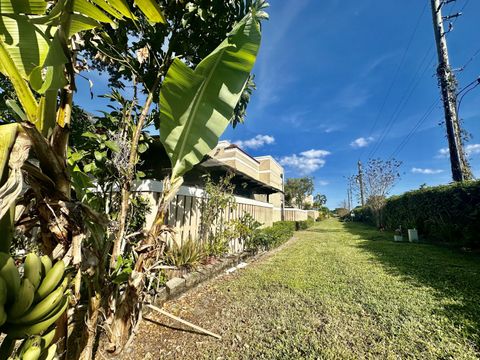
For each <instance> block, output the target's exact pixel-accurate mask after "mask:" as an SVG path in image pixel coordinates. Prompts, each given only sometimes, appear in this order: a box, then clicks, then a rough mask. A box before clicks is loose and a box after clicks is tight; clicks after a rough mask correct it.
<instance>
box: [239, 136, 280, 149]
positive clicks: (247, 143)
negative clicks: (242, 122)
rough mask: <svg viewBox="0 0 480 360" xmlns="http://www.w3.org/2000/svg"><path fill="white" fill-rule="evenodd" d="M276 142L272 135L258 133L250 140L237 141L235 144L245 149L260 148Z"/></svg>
mask: <svg viewBox="0 0 480 360" xmlns="http://www.w3.org/2000/svg"><path fill="white" fill-rule="evenodd" d="M274 142H275V138H274V137H273V136H270V135H257V136H255V137H254V138H251V139H249V140H243V141H242V140H239V141H235V142H234V144H236V145H238V146H240V147H241V148H243V149H259V148H261V147H262V146H265V145H270V144H273V143H274Z"/></svg>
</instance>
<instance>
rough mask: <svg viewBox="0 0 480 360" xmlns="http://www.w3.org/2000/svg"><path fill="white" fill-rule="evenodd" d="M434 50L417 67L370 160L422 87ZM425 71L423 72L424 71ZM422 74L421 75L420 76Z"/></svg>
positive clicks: (431, 63)
mask: <svg viewBox="0 0 480 360" xmlns="http://www.w3.org/2000/svg"><path fill="white" fill-rule="evenodd" d="M432 50H433V47H431V48H430V49H429V50H428V51H427V52H426V53H425V56H424V57H423V60H422V62H421V64H420V66H418V67H417V71H416V72H415V74H414V76H413V77H412V80H411V81H410V84H409V85H408V86H407V88H406V90H405V92H404V94H403V95H402V97H401V99H400V102H399V103H398V104H397V106H396V108H395V110H394V111H393V113H392V115H391V117H390V120H389V121H388V122H387V125H386V127H385V128H384V130H383V132H382V134H381V136H380V139H379V141H377V143H376V144H375V146H374V147H373V148H372V149H371V150H370V153H369V155H368V157H369V158H371V157H373V156H374V155H375V154H376V153H377V151H378V150H380V148H381V146H382V144H383V142H384V141H385V139H386V138H387V136H388V134H389V133H390V131H391V130H392V128H393V126H394V124H395V121H396V120H397V119H398V117H399V116H400V114H401V113H402V112H403V110H404V108H405V106H406V105H407V104H408V102H409V101H410V98H411V97H412V95H413V94H414V92H415V90H416V89H417V87H418V86H419V85H420V82H421V79H422V78H423V76H424V75H425V73H426V72H427V71H428V69H429V68H430V67H431V66H432V65H433V62H434V58H432V59H431V60H430V62H429V63H428V64H427V65H426V66H425V67H424V64H425V62H426V60H427V59H428V55H429V54H430V53H431V51H432ZM422 69H423V71H422ZM420 73H421V74H420Z"/></svg>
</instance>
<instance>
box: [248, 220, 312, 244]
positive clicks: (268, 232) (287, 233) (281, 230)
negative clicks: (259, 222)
mask: <svg viewBox="0 0 480 360" xmlns="http://www.w3.org/2000/svg"><path fill="white" fill-rule="evenodd" d="M314 223H315V222H314V220H313V219H308V220H306V221H278V222H275V223H274V224H273V226H271V227H267V228H263V229H259V230H258V231H257V232H256V234H255V235H254V236H253V238H252V239H251V242H250V244H249V248H250V250H270V249H273V248H275V247H277V246H280V245H281V244H283V243H284V242H286V241H287V240H288V239H290V238H291V237H292V236H293V233H294V232H295V231H296V230H305V229H307V228H309V227H310V226H312V225H313V224H314Z"/></svg>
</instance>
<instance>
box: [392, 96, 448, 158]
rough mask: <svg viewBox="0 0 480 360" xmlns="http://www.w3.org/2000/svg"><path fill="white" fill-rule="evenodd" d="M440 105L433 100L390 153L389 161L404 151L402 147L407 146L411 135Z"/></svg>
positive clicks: (437, 101) (438, 101)
mask: <svg viewBox="0 0 480 360" xmlns="http://www.w3.org/2000/svg"><path fill="white" fill-rule="evenodd" d="M439 103H440V100H435V102H433V103H432V104H431V105H430V106H429V107H428V109H427V111H426V112H425V113H424V114H423V115H422V117H420V119H419V120H418V121H417V123H416V124H415V126H414V127H413V128H412V129H411V130H410V132H409V133H408V134H407V135H406V136H405V137H404V139H403V141H402V142H401V143H400V144H399V145H398V146H397V147H396V149H395V150H394V151H393V152H392V154H391V155H390V157H389V159H390V160H391V159H393V158H395V157H396V156H397V155H398V154H400V152H401V151H402V150H403V149H404V147H405V146H406V145H407V144H408V142H409V141H410V139H411V138H412V137H413V135H414V134H415V133H416V132H417V131H418V129H420V126H422V124H423V123H424V122H425V121H426V120H427V119H428V118H429V117H430V115H431V114H432V113H433V111H434V110H435V107H436V106H437V104H439Z"/></svg>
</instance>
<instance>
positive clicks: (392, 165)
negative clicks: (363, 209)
mask: <svg viewBox="0 0 480 360" xmlns="http://www.w3.org/2000/svg"><path fill="white" fill-rule="evenodd" d="M401 165H402V163H401V162H400V161H397V160H395V159H390V160H382V159H370V160H369V161H368V163H367V165H366V167H365V171H364V190H365V195H366V198H367V206H368V207H370V208H371V209H372V210H373V212H374V214H375V217H376V221H377V226H380V225H381V210H382V207H383V206H384V204H385V200H386V199H387V196H388V194H389V193H390V191H391V190H392V188H393V186H394V185H395V183H396V182H397V180H398V179H400V172H399V169H400V166H401Z"/></svg>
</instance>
